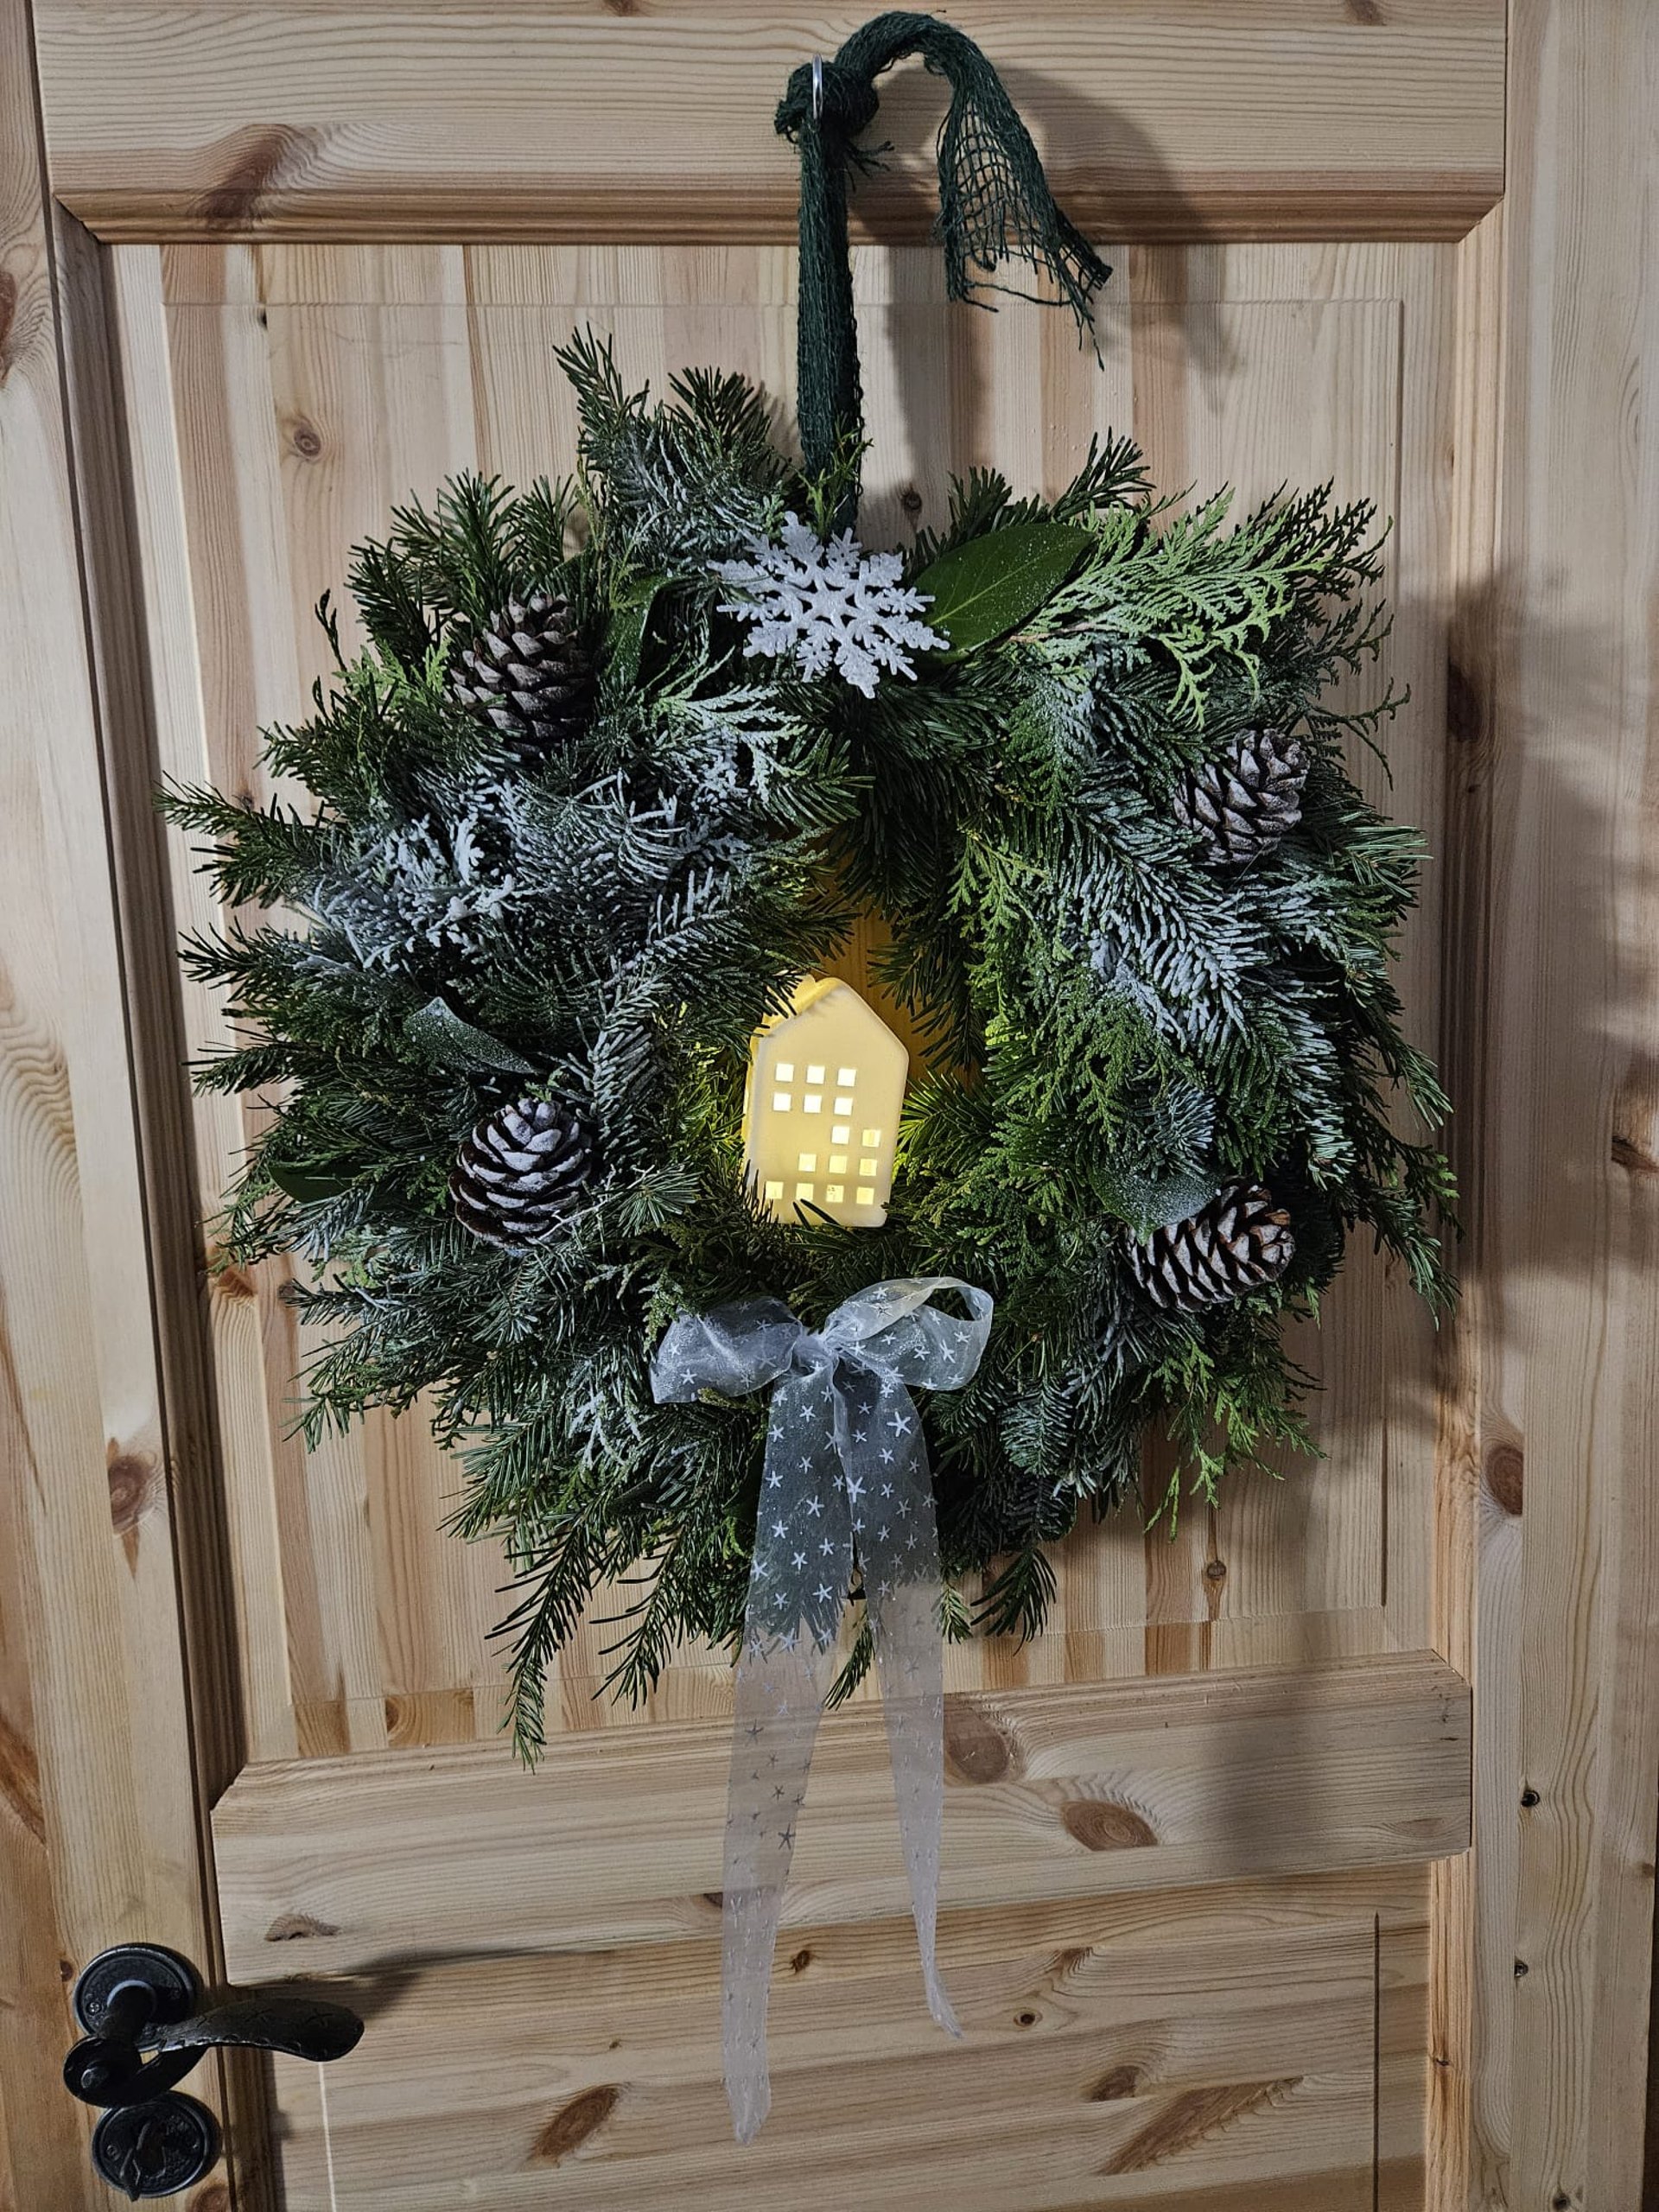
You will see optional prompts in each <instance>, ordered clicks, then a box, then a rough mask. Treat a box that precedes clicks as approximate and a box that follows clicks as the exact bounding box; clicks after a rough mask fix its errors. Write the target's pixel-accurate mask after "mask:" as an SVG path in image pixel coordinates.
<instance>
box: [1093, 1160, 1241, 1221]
mask: <svg viewBox="0 0 1659 2212" xmlns="http://www.w3.org/2000/svg"><path fill="white" fill-rule="evenodd" d="M1093 1181H1094V1185H1095V1188H1096V1191H1097V1192H1099V1194H1100V1198H1101V1202H1102V1204H1103V1205H1105V1206H1107V1207H1108V1208H1109V1210H1110V1211H1112V1212H1113V1213H1115V1214H1116V1216H1117V1217H1118V1218H1119V1220H1120V1221H1124V1222H1127V1223H1128V1225H1129V1227H1130V1228H1131V1229H1132V1230H1134V1231H1135V1235H1136V1236H1141V1237H1146V1236H1151V1235H1152V1234H1153V1232H1154V1230H1160V1229H1173V1227H1174V1225H1175V1224H1176V1223H1177V1222H1178V1221H1190V1220H1191V1219H1192V1216H1193V1215H1194V1214H1195V1213H1198V1212H1201V1211H1202V1210H1203V1209H1204V1208H1205V1206H1207V1205H1209V1203H1210V1201H1211V1198H1214V1197H1215V1195H1216V1189H1217V1185H1216V1179H1215V1178H1214V1176H1213V1175H1198V1174H1193V1173H1185V1174H1181V1173H1177V1174H1174V1175H1167V1176H1164V1177H1161V1178H1160V1179H1154V1178H1153V1177H1151V1176H1149V1175H1137V1174H1135V1173H1133V1172H1132V1171H1131V1172H1129V1173H1123V1174H1115V1173H1113V1171H1112V1170H1111V1169H1110V1168H1109V1167H1100V1168H1097V1169H1096V1171H1095V1174H1094V1178H1093Z"/></svg>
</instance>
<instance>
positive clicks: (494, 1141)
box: [449, 1098, 594, 1252]
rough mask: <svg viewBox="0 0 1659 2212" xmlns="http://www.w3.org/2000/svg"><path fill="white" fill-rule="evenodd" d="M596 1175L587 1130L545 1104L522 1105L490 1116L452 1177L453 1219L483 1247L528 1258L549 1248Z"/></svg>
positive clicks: (525, 1100)
mask: <svg viewBox="0 0 1659 2212" xmlns="http://www.w3.org/2000/svg"><path fill="white" fill-rule="evenodd" d="M593 1169H594V1154H593V1141H592V1137H591V1135H590V1132H589V1130H588V1125H587V1123H586V1122H584V1121H583V1120H582V1116H580V1115H578V1114H574V1113H572V1112H571V1111H570V1110H569V1108H568V1107H563V1106H559V1105H556V1104H555V1103H554V1102H553V1101H552V1100H550V1099H547V1098H520V1099H518V1100H517V1101H516V1102H515V1103H513V1104H512V1105H510V1106H502V1107H499V1108H498V1109H497V1110H496V1111H495V1112H494V1113H493V1114H488V1115H486V1116H485V1117H484V1119H483V1120H482V1121H481V1122H479V1123H478V1125H477V1127H476V1128H474V1131H473V1133H472V1135H470V1136H469V1137H468V1138H467V1141H466V1143H465V1144H464V1145H462V1147H461V1156H460V1158H459V1159H458V1160H456V1162H455V1164H454V1168H453V1169H452V1171H451V1173H450V1176H449V1198H450V1202H451V1203H452V1205H454V1210H455V1218H456V1219H457V1220H458V1221H459V1222H460V1224H461V1227H462V1228H463V1229H469V1230H471V1231H472V1233H473V1235H474V1236H481V1237H483V1238H484V1240H485V1241H486V1243H490V1244H499V1245H500V1246H501V1247H502V1249H504V1250H505V1251H509V1252H519V1251H527V1250H528V1249H530V1247H531V1245H533V1244H542V1243H545V1242H546V1241H547V1239H548V1238H549V1237H550V1236H553V1235H554V1234H555V1233H556V1231H557V1230H558V1229H559V1227H560V1226H561V1224H563V1222H564V1221H565V1220H566V1219H567V1217H569V1215H570V1214H572V1213H574V1212H575V1210H576V1208H577V1207H578V1206H579V1205H581V1204H582V1194H583V1192H584V1191H585V1190H586V1188H587V1185H588V1179H589V1177H590V1176H591V1175H592V1173H593Z"/></svg>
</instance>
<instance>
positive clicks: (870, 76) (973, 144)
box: [777, 13, 1112, 470]
mask: <svg viewBox="0 0 1659 2212" xmlns="http://www.w3.org/2000/svg"><path fill="white" fill-rule="evenodd" d="M909 54H920V56H921V57H922V60H924V61H925V63H926V65H927V67H929V68H930V69H931V70H932V71H934V72H935V73H936V74H938V75H939V76H942V77H944V78H946V79H949V81H950V111H949V112H948V113H947V115H946V116H945V118H944V123H943V124H941V125H940V128H939V140H938V157H939V214H938V238H939V243H940V245H941V246H942V248H943V249H944V270H945V285H946V289H947V290H948V291H949V293H950V297H951V298H952V299H953V300H969V301H971V300H972V299H973V297H974V294H975V292H976V289H979V288H980V287H981V285H982V283H983V282H984V280H985V279H986V278H988V277H989V276H990V274H991V272H992V271H993V270H995V269H996V268H998V267H999V266H1000V264H1001V263H1003V262H1005V261H1014V260H1017V261H1024V262H1027V263H1028V264H1030V266H1031V267H1032V268H1033V270H1036V271H1037V272H1038V274H1039V276H1041V277H1046V278H1047V279H1048V281H1049V283H1051V284H1052V287H1053V289H1054V291H1055V293H1056V294H1057V295H1058V298H1057V299H1056V300H1054V301H1053V302H1051V304H1055V305H1058V304H1060V303H1062V302H1063V303H1064V304H1065V305H1066V306H1068V307H1070V308H1071V311H1072V313H1073V314H1074V315H1076V316H1077V323H1078V327H1079V328H1080V329H1081V330H1083V331H1084V332H1087V331H1088V330H1089V329H1090V306H1091V303H1092V302H1093V299H1094V296H1095V294H1096V291H1097V290H1098V289H1099V288H1100V287H1101V285H1103V283H1105V281H1106V279H1107V278H1108V277H1109V276H1110V275H1111V273H1112V272H1111V270H1109V268H1108V267H1107V266H1106V264H1105V263H1104V262H1103V260H1102V259H1101V258H1100V257H1099V255H1098V254H1097V253H1096V251H1095V250H1094V248H1093V247H1092V246H1091V245H1090V244H1089V241H1088V240H1087V239H1086V238H1084V236H1083V234H1082V232H1080V231H1078V229H1077V226H1076V225H1075V224H1073V223H1072V222H1071V221H1070V220H1069V219H1068V218H1067V217H1066V216H1065V215H1064V214H1063V213H1061V211H1060V209H1059V208H1058V207H1056V206H1055V204H1054V198H1053V194H1052V193H1051V192H1050V191H1049V188H1048V180H1047V178H1046V176H1045V175H1043V165H1042V163H1041V162H1039V160H1038V158H1037V149H1036V148H1035V146H1033V143H1032V142H1031V133H1030V132H1029V131H1028V130H1027V129H1026V126H1025V124H1023V123H1022V122H1021V121H1020V117H1019V115H1018V113H1017V111H1015V108H1014V103H1013V101H1012V100H1011V99H1009V98H1008V96H1007V92H1006V91H1005V90H1004V89H1003V86H1002V80H1001V78H1000V77H999V76H998V75H997V73H996V72H995V69H994V68H993V67H991V65H990V63H989V62H988V60H986V58H985V56H984V55H983V54H982V53H981V52H980V50H979V48H978V47H976V45H975V44H974V41H972V39H970V38H968V37H965V36H964V35H963V33H962V32H961V31H959V30H955V29H952V28H951V26H950V24H949V23H942V22H939V21H938V19H937V18H936V17H934V16H912V15H905V14H899V13H894V14H892V15H886V16H874V17H872V19H871V20H870V22H868V23H866V24H865V25H864V27H863V29H861V30H857V31H855V32H854V33H853V35H852V36H851V37H850V38H849V40H848V41H847V43H846V44H845V45H844V46H843V47H842V49H841V51H840V52H839V53H838V54H836V57H835V59H834V60H826V61H823V62H820V63H819V64H817V66H816V68H815V66H814V65H813V64H812V63H810V62H808V63H805V64H804V65H803V66H802V67H800V68H798V69H797V70H796V71H795V72H794V73H793V74H792V75H791V78H790V80H789V86H788V89H787V90H786V92H785V94H784V97H783V100H782V102H781V103H780V105H779V109H778V118H777V121H778V128H779V131H781V132H782V133H783V134H784V135H785V137H789V138H792V139H793V140H794V141H795V143H796V144H797V145H798V148H799V149H800V156H801V214H800V238H801V270H800V306H799V322H798V347H799V365H798V376H799V389H798V396H797V403H796V404H797V409H798V414H799V416H800V424H801V444H802V448H803V451H804V454H805V458H806V463H807V467H809V468H810V469H814V470H816V469H821V468H823V467H827V466H828V464H829V461H830V460H831V459H832V457H833V456H834V455H835V454H836V451H837V449H838V448H845V447H846V446H847V445H849V444H852V445H856V444H857V443H858V442H860V441H861V438H862V436H863V395H862V392H861V389H860V385H859V373H858V333H857V326H856V322H855V316H854V313H853V272H852V264H851V260H850V258H849V249H848V238H847V194H848V176H849V171H850V170H852V169H853V168H859V169H864V170H868V169H874V168H880V155H881V153H882V152H883V151H885V150H886V149H882V148H868V147H864V146H861V145H859V144H858V143H857V141H858V138H859V136H860V134H861V132H862V131H864V130H868V127H869V125H870V124H872V123H873V122H874V119H875V114H876V110H877V107H878V106H879V105H880V103H879V101H878V99H877V96H876V90H875V80H876V79H877V78H878V77H879V76H880V73H881V72H882V71H883V70H884V69H890V68H891V67H893V63H894V62H895V61H901V60H904V59H905V58H906V56H907V55H909ZM815 80H816V87H817V90H816V97H815ZM979 304H981V305H983V304H984V302H979Z"/></svg>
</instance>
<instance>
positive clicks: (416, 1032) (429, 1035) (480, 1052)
mask: <svg viewBox="0 0 1659 2212" xmlns="http://www.w3.org/2000/svg"><path fill="white" fill-rule="evenodd" d="M404 1033H405V1034H406V1035H407V1036H408V1037H410V1039H412V1040H413V1042H414V1043H416V1045H418V1046H420V1047H421V1049H422V1050H423V1052H426V1053H427V1054H429V1057H430V1058H433V1059H435V1060H437V1061H439V1062H440V1063H441V1064H442V1065H443V1066H445V1067H451V1068H499V1069H501V1070H503V1071H505V1073H506V1074H508V1075H535V1074H536V1073H537V1066H536V1063H535V1062H534V1060H526V1059H524V1058H521V1057H520V1055H519V1054H518V1053H517V1052H513V1051H512V1048H511V1047H510V1046H506V1045H504V1044H502V1043H501V1042H500V1040H499V1039H498V1038H494V1037H492V1036H491V1034H490V1033H489V1031H488V1030H487V1029H477V1028H474V1026H473V1024H472V1023H471V1022H470V1021H463V1020H461V1016H460V1015H459V1014H457V1013H456V1012H455V1011H454V1007H448V1006H446V1005H445V1004H444V1002H443V1001H442V999H429V1000H428V1001H427V1002H426V1004H425V1005H424V1006H423V1007H421V1009H420V1011H419V1012H418V1013H416V1014H410V1017H409V1020H407V1021H406V1022H405V1023H404Z"/></svg>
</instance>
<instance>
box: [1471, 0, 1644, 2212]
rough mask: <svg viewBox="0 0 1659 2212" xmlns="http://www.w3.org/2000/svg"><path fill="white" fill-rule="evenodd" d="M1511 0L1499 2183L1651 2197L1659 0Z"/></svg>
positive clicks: (1490, 1596) (1501, 1021)
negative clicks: (1655, 4) (1646, 2149)
mask: <svg viewBox="0 0 1659 2212" xmlns="http://www.w3.org/2000/svg"><path fill="white" fill-rule="evenodd" d="M1514 25H1515V30H1514V41H1515V42H1514V52H1513V65H1512V73H1511V83H1510V143H1511V147H1512V168H1513V190H1512V192H1511V194H1510V199H1509V200H1508V202H1507V204H1506V206H1505V208H1504V214H1503V235H1502V263H1501V278H1500V284H1501V293H1500V298H1501V313H1502V316H1503V331H1504V338H1503V385H1502V389H1501V392H1500V396H1499V401H1498V406H1497V414H1496V421H1495V423H1494V432H1495V436H1496V440H1497V470H1498V495H1497V529H1496V543H1495V547H1494V553H1493V561H1492V569H1491V589H1490V595H1489V604H1488V614H1487V620H1488V625H1489V629H1490V634H1491V640H1492V647H1491V655H1490V659H1489V661H1488V662H1487V663H1486V664H1484V669H1483V674H1484V677H1485V678H1486V681H1487V683H1488V685H1489V689H1488V690H1487V693H1486V696H1485V700H1484V728H1485V729H1486V731H1487V732H1488V733H1489V734H1488V736H1487V740H1486V743H1485V745H1484V747H1483V750H1482V753H1481V755H1480V767H1481V771H1482V772H1483V774H1484V780H1485V782H1486V784H1487V786H1488V789H1487V793H1486V801H1485V803H1486V807H1487V810H1488V814H1489V818H1490V823H1491V901H1490V929H1491V963H1490V976H1491V1007H1490V1012H1489V1031H1488V1034H1489V1038H1490V1046H1489V1051H1488V1056H1487V1057H1488V1062H1489V1065H1490V1066H1491V1068H1492V1069H1493V1070H1494V1071H1499V1073H1498V1076H1497V1079H1496V1080H1495V1083H1494V1086H1493V1090H1492V1093H1491V1109H1490V1111H1489V1113H1488V1114H1487V1116H1486V1118H1485V1121H1484V1126H1483V1128H1482V1132H1481V1151H1482V1158H1483V1175H1484V1185H1483V1190H1482V1211H1481V1226H1480V1230H1479V1235H1480V1238H1481V1254H1480V1265H1481V1271H1482V1274H1483V1276H1484V1279H1485V1280H1486V1281H1487V1282H1488V1284H1489V1285H1490V1292H1489V1295H1488V1296H1487V1298H1486V1300H1485V1301H1484V1304H1483V1306H1482V1310H1481V1313H1480V1316H1479V1327H1480V1332H1481V1343H1480V1355H1479V1357H1480V1369H1481V1395H1482V1405H1483V1418H1482V1439H1481V1440H1482V1447H1483V1461H1482V1465H1483V1473H1484V1478H1485V1491H1486V1496H1485V1497H1484V1498H1483V1500H1482V1508H1481V1510H1482V1516H1483V1520H1484V1522H1485V1535H1486V1541H1485V1545H1484V1556H1483V1558H1482V1560H1481V1562H1480V1565H1479V1568H1478V1581H1477V1597H1476V1603H1477V1607H1478V1611H1479V1612H1480V1614H1481V1615H1482V1617H1483V1624H1482V1627H1481V1630H1480V1641H1481V1645H1482V1647H1483V1648H1482V1650H1481V1654H1480V1658H1481V1663H1482V1665H1483V1666H1484V1667H1485V1666H1490V1667H1491V1669H1492V1672H1493V1680H1494V1684H1495V1686H1497V1685H1502V1686H1503V1688H1502V1694H1501V1702H1500V1704H1499V1706H1498V1707H1497V1711H1496V1712H1495V1713H1494V1722H1495V1724H1496V1726H1495V1733H1494V1737H1493V1738H1492V1741H1491V1745H1490V1746H1489V1747H1488V1748H1487V1750H1486V1751H1485V1752H1484V1761H1485V1764H1486V1766H1487V1771H1488V1772H1489V1773H1490V1775H1491V1777H1492V1781H1491V1790H1490V1802H1491V1806H1492V1819H1493V1821H1494V1824H1495V1826H1496V1827H1497V1834H1496V1837H1495V1843H1496V1850H1495V1852H1494V1853H1493V1855H1492V1857H1491V1859H1483V1872H1482V1874H1481V1877H1480V1879H1481V1887H1482V1897H1481V1904H1482V1927H1483V1930H1484V1935H1483V1941H1482V1943H1481V1947H1480V1949H1479V1951H1478V1960H1477V1964H1478V1975H1479V1980H1478V1985H1477V2001H1478V2005H1479V2007H1480V2012H1479V2013H1478V2017H1479V2018H1482V2019H1483V2021H1484V2024H1485V2031H1486V2033H1487V2036H1488V2038H1489V2040H1488V2048H1487V2050H1486V2051H1485V2053H1484V2083H1485V2088H1486V2104H1485V2109H1484V2112H1483V2113H1482V2114H1481V2115H1480V2120H1481V2134H1480V2142H1479V2151H1480V2163H1479V2164H1478V2166H1477V2168H1476V2170H1475V2171H1474V2173H1473V2175H1472V2176H1471V2183H1472V2184H1473V2186H1474V2187H1475V2188H1477V2189H1478V2190H1480V2191H1482V2192H1484V2194H1483V2195H1481V2196H1478V2197H1477V2198H1476V2200H1475V2201H1477V2202H1480V2203H1482V2204H1483V2205H1484V2204H1497V2203H1503V2204H1517V2205H1533V2204H1537V2205H1544V2206H1561V2205H1566V2206H1569V2207H1572V2208H1573V2212H1578V2208H1580V2207H1583V2208H1586V2212H1591V2209H1592V2208H1593V2212H1603V2208H1606V2212H1636V2208H1637V2205H1638V2204H1639V2202H1641V2188H1642V2164H1643V2158H1642V2139H1641V2138H1642V2127H1641V2115H1642V2112H1643V2101H1644V2086H1645V2057H1646V2045H1647V2024H1648V2011H1649V1974H1650V1971H1651V1961H1652V1915H1653V1888H1654V1861H1655V1813H1656V1805H1659V1491H1656V1487H1655V1484H1654V1480H1653V1472H1652V1471H1653V1466H1654V1462H1655V1457H1656V1448H1659V1435H1656V1428H1659V1422H1656V1412H1659V1378H1656V1371H1655V1360H1654V1347H1655V1344H1656V1342H1659V1174H1656V1173H1655V1168H1656V1163H1659V1134H1656V1132H1659V1081H1656V1073H1655V1058H1654V1043H1653V1040H1654V1038H1655V1035H1656V1033H1659V969H1656V964H1655V951H1654V948H1655V945H1656V943H1659V875H1656V863H1655V857H1654V850H1653V823H1654V818H1655V817H1654V806H1655V799H1656V792H1659V782H1656V778H1659V716H1656V701H1659V683H1656V678H1659V667H1656V645H1659V633H1656V628H1655V623H1654V608H1655V605H1656V591H1659V538H1656V534H1655V528H1654V518H1655V517H1656V514H1659V453H1656V449H1655V444H1654V441H1653V438H1652V436H1651V435H1650V431H1649V429H1648V427H1647V426H1648V425H1649V424H1650V423H1651V420H1652V416H1653V411H1654V409H1655V405H1656V398H1659V299H1656V296H1655V292H1654V288H1653V284H1652V282H1651V272H1652V268H1653V264H1654V256H1655V252H1656V248H1659V232H1656V202H1655V196H1654V190H1653V146H1654V142H1653V110H1652V101H1651V93H1652V86H1653V85H1654V83H1655V81H1656V74H1659V16H1656V15H1655V12H1654V10H1652V9H1651V8H1649V7H1647V6H1645V5H1643V4H1641V0H1521V4H1519V5H1518V6H1517V7H1516V10H1515V13H1514ZM1637 177H1639V178H1641V179H1642V180H1643V183H1642V185H1641V186H1640V187H1639V188H1636V189H1632V188H1630V180H1632V179H1633V178H1637ZM1638 425H1641V426H1643V427H1642V428H1641V429H1638V427H1637V426H1638ZM1489 1606H1490V1617H1491V1630H1490V1631H1489V1630H1487V1628H1486V1626H1485V1625H1484V1618H1485V1616H1486V1615H1487V1611H1488V1608H1489ZM1503 1782H1506V1783H1507V1788H1506V1789H1505V1788H1503V1787H1502V1783H1503ZM1505 1937H1507V1939H1508V1948H1507V1959H1505V1958H1504V1957H1503V1955H1502V1954H1501V1952H1500V1944H1501V1943H1502V1942H1503V1939H1504V1938H1505ZM1500 1977H1503V1978H1504V1979H1507V1982H1508V1995H1507V1997H1506V1998H1500V1997H1499V1996H1498V1994H1497V1983H1498V1981H1499V1979H1500Z"/></svg>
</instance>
